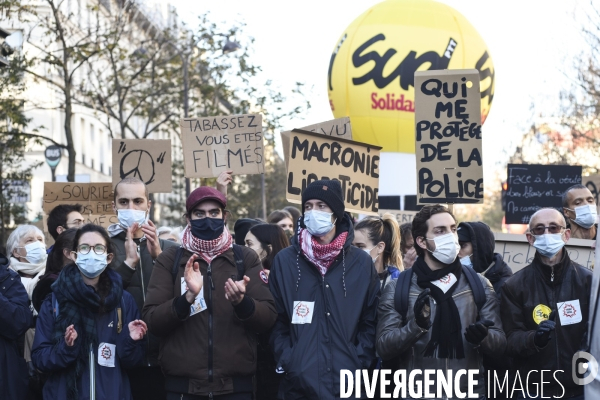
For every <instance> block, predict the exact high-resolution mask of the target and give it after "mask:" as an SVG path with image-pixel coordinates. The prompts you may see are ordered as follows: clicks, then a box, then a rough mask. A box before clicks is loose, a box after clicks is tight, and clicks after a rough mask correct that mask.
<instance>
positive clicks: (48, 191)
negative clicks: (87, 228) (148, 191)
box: [42, 182, 119, 230]
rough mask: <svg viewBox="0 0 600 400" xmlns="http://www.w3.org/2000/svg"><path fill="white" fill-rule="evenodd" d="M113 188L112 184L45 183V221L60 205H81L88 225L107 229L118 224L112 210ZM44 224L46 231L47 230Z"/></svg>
mask: <svg viewBox="0 0 600 400" xmlns="http://www.w3.org/2000/svg"><path fill="white" fill-rule="evenodd" d="M112 201H113V188H112V183H110V182H101V183H78V182H44V199H43V202H42V210H43V211H44V220H46V218H47V215H48V214H49V213H50V211H52V210H53V209H54V207H56V206H57V205H59V204H81V206H82V207H83V212H82V215H83V217H84V219H85V221H86V223H93V224H96V225H101V226H103V227H105V228H107V227H108V226H109V225H111V224H116V223H118V222H119V221H118V218H117V216H116V214H115V213H114V212H113V209H112ZM47 226H48V225H47V224H46V223H44V229H45V230H46V229H47Z"/></svg>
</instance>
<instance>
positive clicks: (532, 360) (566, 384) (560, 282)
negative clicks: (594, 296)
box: [501, 248, 592, 398]
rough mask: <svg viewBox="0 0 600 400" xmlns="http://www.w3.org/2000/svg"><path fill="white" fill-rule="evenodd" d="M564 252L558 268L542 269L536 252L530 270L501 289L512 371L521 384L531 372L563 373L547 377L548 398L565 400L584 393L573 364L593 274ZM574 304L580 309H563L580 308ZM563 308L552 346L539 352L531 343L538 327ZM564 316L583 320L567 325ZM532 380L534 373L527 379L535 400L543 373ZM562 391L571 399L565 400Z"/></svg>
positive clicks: (521, 273) (584, 318)
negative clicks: (520, 380) (559, 305)
mask: <svg viewBox="0 0 600 400" xmlns="http://www.w3.org/2000/svg"><path fill="white" fill-rule="evenodd" d="M562 252H563V256H562V259H561V261H560V263H559V264H557V265H554V266H548V265H545V264H543V263H542V261H541V258H540V256H539V254H538V253H537V252H536V254H535V257H534V259H533V262H532V263H531V264H530V265H528V266H526V267H525V268H523V269H522V270H520V271H518V272H517V273H516V274H514V275H513V276H512V278H510V279H509V280H508V281H506V283H505V285H504V287H503V289H502V307H501V315H502V323H503V325H504V330H505V332H506V337H507V348H506V352H507V354H508V355H509V356H512V357H514V359H513V360H514V366H515V367H516V368H517V369H518V370H519V372H520V375H521V378H522V379H523V381H525V377H526V376H527V374H528V373H529V371H533V370H536V371H540V370H552V371H553V373H554V372H555V371H558V370H562V372H556V373H555V374H554V375H553V376H552V375H550V374H547V376H545V377H544V382H546V384H545V385H544V396H550V397H552V396H556V397H563V398H566V397H569V395H570V394H582V393H583V388H582V387H581V386H578V385H576V384H575V383H574V382H573V379H572V377H571V370H572V367H571V361H572V357H573V355H574V354H575V353H576V352H577V351H578V350H580V349H581V348H582V345H583V343H582V340H583V338H584V334H585V333H586V324H587V322H588V316H589V299H590V288H591V284H592V272H591V271H590V270H588V269H586V268H584V267H582V266H581V265H579V264H576V263H574V262H573V261H571V259H570V258H569V255H568V252H567V251H565V249H564V248H563V250H562ZM552 272H554V277H552ZM576 302H578V303H579V309H575V312H573V311H572V309H571V308H568V309H567V308H566V307H565V306H566V305H567V304H569V303H572V304H573V305H575V306H576ZM559 303H565V304H562V307H561V309H560V310H558V312H557V313H556V314H557V315H556V317H555V322H556V328H555V330H554V332H552V335H551V339H550V342H549V343H548V344H547V345H546V346H545V347H543V348H538V347H537V346H536V345H535V344H534V342H533V338H534V335H535V331H536V330H537V328H538V324H539V323H540V322H541V321H542V320H544V319H547V318H548V314H549V313H550V311H551V310H557V306H558V304H559ZM560 314H562V318H563V319H564V320H565V321H566V320H569V319H573V320H577V319H578V318H577V317H578V314H579V316H580V317H581V321H580V322H577V323H573V324H568V325H564V324H563V323H562V321H561V315H560ZM534 375H535V373H533V372H532V376H531V377H530V378H529V379H528V381H529V382H530V388H529V390H530V393H532V395H533V393H535V391H536V390H539V389H537V387H536V386H535V385H538V383H539V382H541V379H542V376H540V374H537V376H534ZM557 381H558V382H560V384H559V383H558V382H557ZM531 383H534V384H531ZM561 385H562V387H561ZM563 390H564V391H565V392H566V394H567V395H565V396H563Z"/></svg>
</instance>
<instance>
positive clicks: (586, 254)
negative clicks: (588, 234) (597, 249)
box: [494, 233, 594, 272]
mask: <svg viewBox="0 0 600 400" xmlns="http://www.w3.org/2000/svg"><path fill="white" fill-rule="evenodd" d="M494 236H495V238H496V248H495V249H494V253H498V254H500V255H501V256H502V258H503V259H504V262H506V263H507V264H508V266H509V267H510V268H511V269H512V270H513V272H517V271H519V270H520V269H523V268H525V267H526V266H527V265H529V264H531V262H532V261H533V257H534V256H535V251H536V250H535V248H534V247H532V246H530V245H529V242H528V241H527V238H526V236H525V235H514V234H508V233H494ZM593 242H594V241H593V240H585V239H573V238H571V239H570V240H569V242H568V243H567V244H566V246H565V248H566V249H567V251H568V252H569V257H570V258H571V260H572V261H574V262H576V263H577V264H579V265H582V266H584V267H586V268H589V269H592V268H593V267H594V250H592V243H593Z"/></svg>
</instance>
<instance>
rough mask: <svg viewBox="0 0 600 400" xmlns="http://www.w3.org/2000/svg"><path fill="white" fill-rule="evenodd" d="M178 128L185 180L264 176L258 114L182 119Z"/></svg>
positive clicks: (260, 121) (261, 136)
mask: <svg viewBox="0 0 600 400" xmlns="http://www.w3.org/2000/svg"><path fill="white" fill-rule="evenodd" d="M180 128H181V141H182V144H183V160H184V165H185V176H186V177H187V178H213V177H217V176H219V174H220V173H221V172H223V171H226V170H230V171H233V173H234V174H235V175H244V174H262V173H264V172H265V165H264V148H263V135H262V116H261V115H260V114H244V115H228V116H221V117H207V118H183V119H182V120H181V121H180Z"/></svg>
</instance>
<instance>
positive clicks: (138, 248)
mask: <svg viewBox="0 0 600 400" xmlns="http://www.w3.org/2000/svg"><path fill="white" fill-rule="evenodd" d="M137 253H138V257H139V259H140V260H139V261H138V263H139V264H140V265H139V268H140V277H141V278H140V280H141V281H142V299H144V303H145V302H146V288H145V287H144V265H143V264H142V252H141V251H140V245H139V244H138V245H137Z"/></svg>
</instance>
